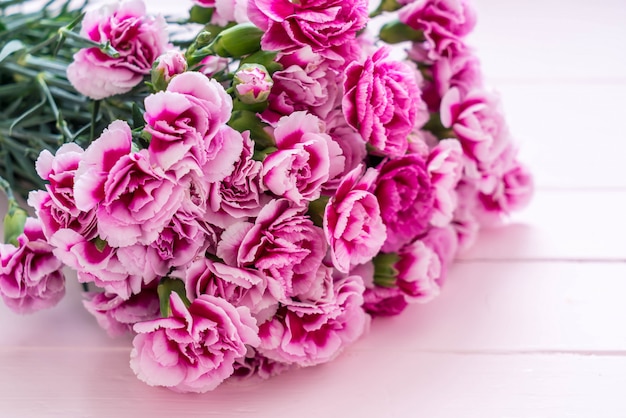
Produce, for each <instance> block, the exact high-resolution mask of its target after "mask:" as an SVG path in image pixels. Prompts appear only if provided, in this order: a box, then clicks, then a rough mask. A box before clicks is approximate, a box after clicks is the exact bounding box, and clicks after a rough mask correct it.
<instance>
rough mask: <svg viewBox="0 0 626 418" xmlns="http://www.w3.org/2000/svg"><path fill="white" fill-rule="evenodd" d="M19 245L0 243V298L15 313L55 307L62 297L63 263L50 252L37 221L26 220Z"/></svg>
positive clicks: (19, 238)
mask: <svg viewBox="0 0 626 418" xmlns="http://www.w3.org/2000/svg"><path fill="white" fill-rule="evenodd" d="M17 241H18V246H17V247H15V246H14V245H12V244H0V296H2V299H3V300H4V303H5V304H6V305H7V306H8V307H9V308H10V309H11V310H13V311H15V312H17V313H32V312H36V311H39V310H42V309H48V308H51V307H53V306H55V305H56V304H57V303H58V302H59V301H60V300H61V298H63V296H64V295H65V276H64V275H63V272H62V271H61V268H62V267H63V264H62V263H61V261H60V260H59V259H58V258H56V257H55V256H54V255H53V253H52V248H53V247H52V246H51V245H50V244H48V242H47V241H46V238H45V236H44V233H43V229H42V226H41V223H40V222H39V220H37V219H35V218H27V220H26V224H25V225H24V232H23V233H22V234H21V235H20V236H18V238H17Z"/></svg>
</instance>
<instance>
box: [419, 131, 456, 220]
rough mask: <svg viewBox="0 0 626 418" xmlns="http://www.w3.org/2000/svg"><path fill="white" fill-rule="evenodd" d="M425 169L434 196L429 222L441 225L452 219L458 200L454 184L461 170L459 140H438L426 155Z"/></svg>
mask: <svg viewBox="0 0 626 418" xmlns="http://www.w3.org/2000/svg"><path fill="white" fill-rule="evenodd" d="M427 169H428V174H429V176H430V182H431V184H432V186H433V192H434V197H435V199H434V204H433V209H434V210H433V214H432V218H431V219H430V223H431V224H432V225H434V226H439V227H443V226H445V225H447V224H449V223H450V221H452V216H453V213H454V209H455V208H456V206H457V202H458V197H457V193H456V186H457V184H458V183H459V181H460V179H461V175H462V171H463V150H462V149H461V146H460V144H459V142H458V141H457V140H454V139H445V140H442V141H440V142H439V143H438V144H437V145H436V146H435V147H434V148H433V149H432V150H431V151H430V154H429V155H428V161H427Z"/></svg>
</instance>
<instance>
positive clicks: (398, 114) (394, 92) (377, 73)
mask: <svg viewBox="0 0 626 418" xmlns="http://www.w3.org/2000/svg"><path fill="white" fill-rule="evenodd" d="M389 51H390V50H389V48H380V49H379V50H378V51H376V52H375V53H374V55H373V56H371V57H368V58H367V59H366V60H365V62H364V63H363V64H359V63H357V62H353V63H351V64H350V65H348V67H347V68H346V78H345V81H344V96H343V100H342V107H343V113H344V115H345V117H346V120H347V121H348V124H349V125H350V126H352V127H353V128H354V129H356V130H357V131H359V133H360V134H361V136H362V137H363V139H364V140H365V141H366V142H368V143H369V144H370V145H371V146H372V147H374V148H375V149H377V150H378V151H379V152H380V153H382V154H384V155H389V156H400V155H402V154H404V153H405V152H406V150H407V148H408V142H407V137H408V135H409V133H410V132H411V131H412V130H413V128H414V127H415V124H416V121H417V116H418V108H419V107H420V106H421V97H420V96H421V92H420V89H419V87H418V85H417V81H416V77H415V72H414V71H413V70H412V69H411V68H410V67H408V65H407V64H405V63H403V62H400V61H396V60H392V59H390V58H389Z"/></svg>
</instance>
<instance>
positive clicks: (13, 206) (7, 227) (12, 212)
mask: <svg viewBox="0 0 626 418" xmlns="http://www.w3.org/2000/svg"><path fill="white" fill-rule="evenodd" d="M27 218H28V213H26V211H25V210H24V209H22V208H21V207H20V206H19V205H18V204H17V202H16V201H15V200H9V209H8V210H7V214H6V215H5V216H4V242H5V243H7V244H13V245H15V246H16V247H17V245H18V242H17V237H19V236H20V235H22V233H23V232H24V225H25V224H26V219H27Z"/></svg>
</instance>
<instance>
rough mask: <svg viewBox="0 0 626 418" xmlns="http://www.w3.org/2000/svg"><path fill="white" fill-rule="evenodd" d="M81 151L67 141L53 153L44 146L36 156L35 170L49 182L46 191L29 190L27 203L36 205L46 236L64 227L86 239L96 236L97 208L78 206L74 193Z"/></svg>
mask: <svg viewBox="0 0 626 418" xmlns="http://www.w3.org/2000/svg"><path fill="white" fill-rule="evenodd" d="M83 152H84V151H83V149H82V148H80V147H79V146H78V145H76V144H74V143H69V144H64V145H62V146H61V147H60V148H59V149H58V150H57V152H56V154H55V155H54V156H53V155H52V154H51V153H50V152H49V151H48V150H44V151H42V152H41V154H40V155H39V157H38V158H37V161H36V163H35V168H36V169H37V174H39V176H40V177H41V178H42V179H43V180H45V181H47V182H48V184H46V191H43V190H37V191H32V192H30V195H29V198H28V204H29V205H30V206H31V207H33V208H34V209H35V211H36V213H37V217H38V218H39V219H40V220H41V225H42V228H43V231H44V234H45V235H46V237H47V238H50V237H51V236H52V235H54V233H56V232H57V231H58V230H60V229H66V228H67V229H71V230H73V231H76V232H78V233H79V234H81V235H84V236H86V237H87V238H88V239H92V238H95V234H96V212H95V211H94V210H88V211H82V210H80V209H79V208H78V207H77V206H76V200H75V195H74V181H75V176H76V172H77V170H78V166H79V164H80V161H81V159H82V157H83Z"/></svg>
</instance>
